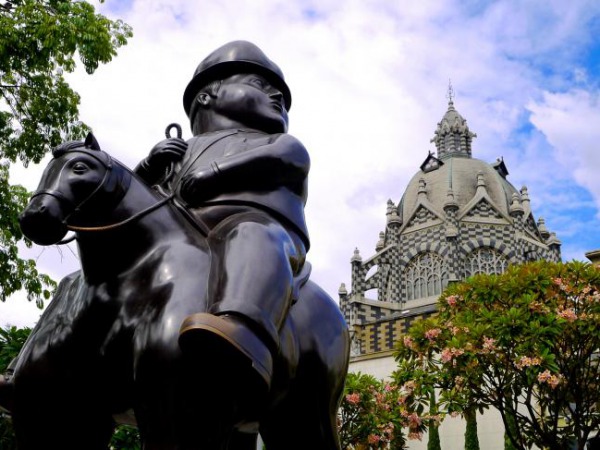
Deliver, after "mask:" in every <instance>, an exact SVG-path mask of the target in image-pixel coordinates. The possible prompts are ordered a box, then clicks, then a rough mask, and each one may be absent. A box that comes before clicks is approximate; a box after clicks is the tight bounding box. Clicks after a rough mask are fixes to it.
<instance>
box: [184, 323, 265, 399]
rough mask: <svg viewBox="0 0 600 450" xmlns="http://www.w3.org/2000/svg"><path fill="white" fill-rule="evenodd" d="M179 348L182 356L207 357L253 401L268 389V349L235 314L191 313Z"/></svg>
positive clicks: (261, 396)
mask: <svg viewBox="0 0 600 450" xmlns="http://www.w3.org/2000/svg"><path fill="white" fill-rule="evenodd" d="M179 347H180V348H181V350H182V351H183V353H184V354H192V355H199V356H204V355H206V356H207V363H208V364H211V365H212V364H217V365H220V367H221V368H224V369H226V370H228V371H231V370H232V369H233V370H236V373H235V376H236V379H238V380H243V381H244V382H245V384H246V386H245V388H246V389H248V390H249V392H253V393H254V395H255V396H256V398H264V397H265V396H266V394H267V392H268V391H269V388H270V386H271V378H272V375H273V356H272V353H271V350H270V349H269V346H268V345H267V344H266V343H265V342H264V341H263V340H261V339H260V338H259V337H258V336H257V334H256V333H255V332H254V331H253V330H252V329H250V327H249V326H248V325H247V321H246V320H244V319H243V318H242V317H238V316H235V315H226V314H224V315H213V314H208V313H196V314H192V315H190V316H188V317H186V319H185V320H184V321H183V323H182V325H181V329H180V332H179Z"/></svg>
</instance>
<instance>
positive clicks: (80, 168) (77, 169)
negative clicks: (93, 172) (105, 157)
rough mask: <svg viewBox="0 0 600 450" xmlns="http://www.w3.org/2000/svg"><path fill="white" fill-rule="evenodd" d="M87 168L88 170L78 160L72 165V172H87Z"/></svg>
mask: <svg viewBox="0 0 600 450" xmlns="http://www.w3.org/2000/svg"><path fill="white" fill-rule="evenodd" d="M87 170H88V166H86V165H85V164H84V163H82V162H78V163H75V164H74V165H73V172H75V173H76V174H82V173H85V172H87Z"/></svg>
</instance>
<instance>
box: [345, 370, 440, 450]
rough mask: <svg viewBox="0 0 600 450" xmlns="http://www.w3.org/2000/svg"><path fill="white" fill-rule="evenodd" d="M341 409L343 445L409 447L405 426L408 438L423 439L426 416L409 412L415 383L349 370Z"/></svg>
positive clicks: (362, 448)
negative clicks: (378, 377) (401, 383)
mask: <svg viewBox="0 0 600 450" xmlns="http://www.w3.org/2000/svg"><path fill="white" fill-rule="evenodd" d="M344 394H345V395H344V398H343V399H342V403H341V406H340V412H339V427H338V429H339V433H340V440H341V444H342V449H344V450H348V449H356V450H367V449H369V450H375V449H387V448H391V449H399V450H400V449H403V448H406V437H405V435H404V433H403V430H402V429H403V428H407V429H408V438H409V439H421V436H422V434H423V431H424V430H425V428H426V427H425V420H426V419H429V416H427V417H421V416H419V414H417V413H416V412H414V411H413V412H410V413H409V412H408V408H407V405H408V404H410V403H411V401H412V387H411V386H410V384H409V385H406V386H396V385H394V384H391V383H386V382H384V381H381V380H377V379H376V378H374V377H372V376H371V375H366V374H362V373H360V372H359V373H349V374H348V377H347V378H346V387H345V392H344Z"/></svg>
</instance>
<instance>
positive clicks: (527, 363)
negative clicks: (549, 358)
mask: <svg viewBox="0 0 600 450" xmlns="http://www.w3.org/2000/svg"><path fill="white" fill-rule="evenodd" d="M541 362H542V360H541V359H540V358H538V357H533V358H530V357H529V356H521V358H520V359H519V361H517V362H516V363H515V366H517V369H522V368H523V367H531V366H539V365H540V364H541Z"/></svg>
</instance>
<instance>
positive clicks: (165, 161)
mask: <svg viewBox="0 0 600 450" xmlns="http://www.w3.org/2000/svg"><path fill="white" fill-rule="evenodd" d="M186 150H187V142H185V141H184V140H183V139H181V138H168V139H164V140H162V141H160V142H159V143H158V144H156V145H155V146H154V147H152V150H150V154H149V155H148V156H147V157H146V158H145V159H144V160H142V161H141V162H140V163H139V164H138V165H137V167H136V168H135V170H134V172H135V173H136V174H138V175H139V176H140V177H141V178H142V179H143V180H144V181H145V182H146V183H147V184H149V185H153V184H155V183H158V182H159V181H160V179H161V178H162V177H163V176H164V174H165V171H166V170H167V168H168V167H169V164H171V163H174V162H177V161H180V160H181V159H182V158H183V155H184V154H185V152H186Z"/></svg>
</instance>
